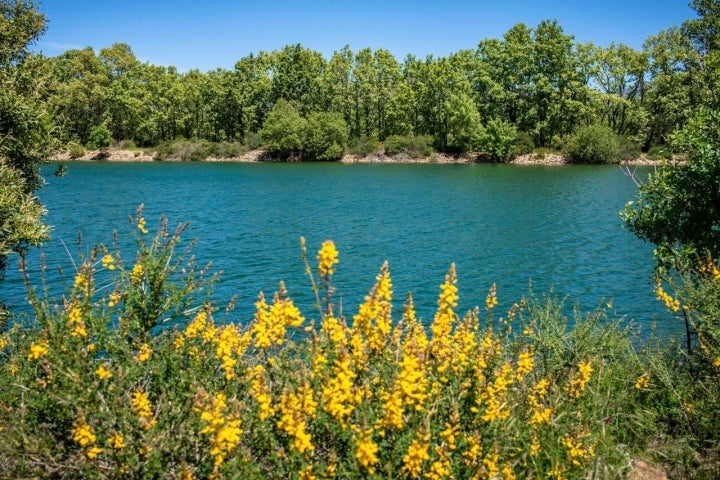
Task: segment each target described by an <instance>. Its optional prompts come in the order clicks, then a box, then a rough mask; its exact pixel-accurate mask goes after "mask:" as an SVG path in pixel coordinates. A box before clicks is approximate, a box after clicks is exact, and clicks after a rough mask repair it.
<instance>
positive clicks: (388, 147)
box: [383, 135, 434, 158]
mask: <svg viewBox="0 0 720 480" xmlns="http://www.w3.org/2000/svg"><path fill="white" fill-rule="evenodd" d="M432 144H433V137H432V136H431V135H391V136H389V137H388V138H386V139H385V142H383V146H384V148H385V154H387V155H398V154H400V153H405V154H407V155H409V156H410V157H412V158H424V157H429V156H430V155H431V154H432V153H433V151H434V150H433V148H432Z"/></svg>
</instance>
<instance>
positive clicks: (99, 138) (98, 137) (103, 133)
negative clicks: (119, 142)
mask: <svg viewBox="0 0 720 480" xmlns="http://www.w3.org/2000/svg"><path fill="white" fill-rule="evenodd" d="M112 140H113V138H112V133H110V129H108V127H107V125H105V124H104V123H101V124H100V125H95V126H94V127H93V128H92V129H91V130H90V137H89V138H88V142H87V147H88V148H89V149H91V150H100V152H107V150H108V149H109V148H110V145H111V144H112Z"/></svg>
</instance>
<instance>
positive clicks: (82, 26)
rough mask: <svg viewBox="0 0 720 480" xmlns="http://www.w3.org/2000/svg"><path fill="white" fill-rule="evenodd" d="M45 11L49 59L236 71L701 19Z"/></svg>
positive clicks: (266, 5)
mask: <svg viewBox="0 0 720 480" xmlns="http://www.w3.org/2000/svg"><path fill="white" fill-rule="evenodd" d="M40 10H41V11H43V12H44V13H45V14H46V15H47V17H48V21H49V23H48V29H47V32H46V34H45V36H44V37H43V38H41V39H40V41H39V42H38V43H37V44H36V46H35V50H38V51H42V52H43V53H44V54H45V55H47V56H55V55H58V54H60V53H62V52H64V51H65V50H67V49H70V48H84V47H87V46H90V47H93V48H95V50H96V51H99V50H100V49H101V48H104V47H109V46H111V45H112V44H113V43H116V42H123V43H127V44H129V45H130V46H131V47H132V49H133V52H134V53H135V55H136V56H137V57H138V59H140V60H141V61H143V62H150V63H152V64H155V65H164V66H169V65H174V66H175V67H177V68H178V70H180V71H188V70H190V69H193V68H197V69H199V70H201V71H208V70H213V69H215V68H218V67H221V68H226V69H232V68H233V66H234V65H235V62H236V61H237V60H239V59H240V58H242V57H244V56H246V55H248V54H250V53H257V52H259V51H260V50H265V51H271V50H276V49H280V48H282V47H283V46H285V45H288V44H295V43H300V44H302V45H303V46H305V47H307V48H311V49H313V50H317V51H319V52H321V53H322V54H323V55H324V56H325V57H326V58H329V57H330V55H332V53H333V51H335V50H338V49H340V48H342V47H343V46H344V45H346V44H347V45H349V46H350V48H351V49H352V50H353V51H357V50H359V49H361V48H365V47H370V48H372V49H373V50H375V49H378V48H385V49H387V50H389V51H390V52H392V53H393V54H394V55H395V57H396V58H397V59H398V60H402V59H403V58H404V57H405V56H406V55H407V54H409V53H411V54H413V55H415V56H418V57H424V56H425V55H428V54H433V55H435V56H446V55H448V54H450V53H452V52H457V51H458V50H461V49H465V48H474V47H475V46H476V45H477V43H478V42H479V41H480V40H482V39H484V38H499V37H501V36H502V35H503V33H505V32H506V31H507V30H508V29H509V28H510V27H512V26H513V25H514V24H516V23H520V22H522V23H525V24H526V25H527V26H529V27H534V26H536V25H537V24H538V23H539V22H540V21H541V20H543V19H557V20H558V22H559V23H560V25H561V26H562V27H563V29H564V31H565V33H567V34H570V35H574V36H575V38H576V39H577V40H578V41H582V42H588V41H592V42H594V43H596V44H598V45H603V46H607V45H609V44H610V43H611V42H615V43H625V44H627V45H630V46H632V47H635V48H641V47H642V43H643V41H644V40H645V39H646V38H647V37H648V36H649V35H654V34H656V33H658V32H660V31H661V30H664V29H666V28H668V27H670V26H673V25H680V24H681V23H682V22H683V21H684V20H687V19H689V18H694V17H695V12H694V11H693V10H692V9H691V8H690V7H689V6H688V0H655V1H650V0H604V1H603V0H596V1H582V0H576V1H572V0H563V1H561V0H534V1H533V0H504V1H501V0H493V1H487V0H467V1H465V0H464V1H445V2H442V1H426V0H416V1H411V0H402V1H392V0H385V1H378V0H365V1H360V0H334V1H330V0H321V1H315V2H299V1H287V0H255V1H231V0H227V1H213V0H204V1H199V0H194V1H187V0H173V1H169V0H143V1H139V0H122V1H116V0H44V1H43V0H41V1H40Z"/></svg>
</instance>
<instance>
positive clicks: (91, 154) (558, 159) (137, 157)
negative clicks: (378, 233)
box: [48, 148, 684, 166]
mask: <svg viewBox="0 0 720 480" xmlns="http://www.w3.org/2000/svg"><path fill="white" fill-rule="evenodd" d="M264 153H265V150H263V149H258V150H249V151H248V152H246V153H244V154H242V155H239V156H236V157H228V158H218V157H208V158H206V159H204V160H199V162H225V163H272V161H268V160H263V158H262V157H263V155H264ZM184 161H188V160H182V159H181V158H179V157H175V158H168V159H163V160H157V159H156V158H155V151H145V150H139V149H135V150H132V149H122V148H116V149H110V150H109V151H108V152H107V153H106V154H104V155H103V154H101V152H100V151H99V150H88V151H86V152H85V154H84V155H82V156H81V157H78V158H70V154H69V153H67V152H62V153H56V154H54V155H51V156H50V157H49V158H48V162H184ZM279 163H282V162H279ZM327 163H343V164H358V163H371V164H381V163H393V164H409V163H416V164H438V165H467V164H480V163H502V162H487V161H484V160H483V159H482V156H481V155H480V154H478V153H473V152H469V153H464V154H460V155H450V154H446V153H433V154H432V155H430V156H429V157H424V158H413V157H410V156H409V155H407V154H404V153H401V154H398V155H393V156H389V155H385V153H383V152H376V153H372V154H370V155H366V156H358V155H353V154H349V153H346V154H345V155H343V157H342V158H341V159H340V160H338V161H336V162H327ZM683 163H684V162H683V160H682V159H680V158H676V159H673V160H651V159H649V158H647V157H645V156H644V155H641V156H640V157H638V158H636V159H633V160H624V161H622V162H620V163H618V164H616V165H621V166H661V165H663V164H672V165H681V164H683ZM506 164H507V165H540V166H563V165H578V164H575V163H572V162H569V161H568V160H567V158H566V157H564V156H562V155H559V154H555V153H550V154H545V155H543V156H542V157H541V156H537V155H534V154H528V155H519V156H517V157H515V158H514V159H512V160H510V161H509V162H506ZM590 165H594V164H590Z"/></svg>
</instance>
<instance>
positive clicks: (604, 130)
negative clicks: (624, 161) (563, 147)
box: [566, 124, 620, 163]
mask: <svg viewBox="0 0 720 480" xmlns="http://www.w3.org/2000/svg"><path fill="white" fill-rule="evenodd" d="M566 153H567V156H568V157H569V158H570V160H571V161H573V162H575V163H617V162H619V161H620V146H619V145H618V140H617V137H616V136H615V133H614V132H613V131H612V129H611V128H610V127H607V126H605V125H600V124H594V125H589V126H587V127H581V128H579V129H578V130H577V131H575V133H574V134H573V135H572V137H571V138H570V142H569V144H568V146H567V151H566Z"/></svg>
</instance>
